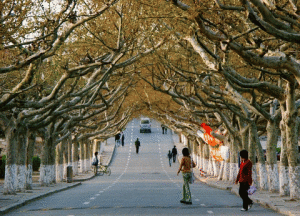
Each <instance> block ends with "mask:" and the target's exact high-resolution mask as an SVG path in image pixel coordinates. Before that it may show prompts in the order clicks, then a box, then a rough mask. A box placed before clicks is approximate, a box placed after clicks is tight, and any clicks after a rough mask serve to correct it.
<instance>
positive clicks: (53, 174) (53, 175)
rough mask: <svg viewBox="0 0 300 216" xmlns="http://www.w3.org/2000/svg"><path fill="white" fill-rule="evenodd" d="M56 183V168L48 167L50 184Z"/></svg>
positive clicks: (53, 166)
mask: <svg viewBox="0 0 300 216" xmlns="http://www.w3.org/2000/svg"><path fill="white" fill-rule="evenodd" d="M55 183H56V166H55V165H54V164H53V165H50V184H55Z"/></svg>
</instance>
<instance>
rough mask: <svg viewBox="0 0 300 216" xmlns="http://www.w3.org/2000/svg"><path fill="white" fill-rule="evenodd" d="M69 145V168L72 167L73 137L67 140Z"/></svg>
mask: <svg viewBox="0 0 300 216" xmlns="http://www.w3.org/2000/svg"><path fill="white" fill-rule="evenodd" d="M67 144H68V166H72V137H71V135H70V136H69V137H68V138H67Z"/></svg>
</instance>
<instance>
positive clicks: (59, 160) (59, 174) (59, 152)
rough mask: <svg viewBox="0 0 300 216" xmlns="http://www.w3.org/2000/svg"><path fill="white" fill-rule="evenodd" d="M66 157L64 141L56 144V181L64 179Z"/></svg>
mask: <svg viewBox="0 0 300 216" xmlns="http://www.w3.org/2000/svg"><path fill="white" fill-rule="evenodd" d="M63 163H64V158H63V148H62V142H60V143H59V144H57V145H56V182H62V181H63V180H64V165H63Z"/></svg>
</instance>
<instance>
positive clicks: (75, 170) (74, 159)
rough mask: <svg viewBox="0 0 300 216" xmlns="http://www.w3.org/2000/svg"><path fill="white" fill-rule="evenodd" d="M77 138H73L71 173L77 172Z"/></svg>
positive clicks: (75, 173)
mask: <svg viewBox="0 0 300 216" xmlns="http://www.w3.org/2000/svg"><path fill="white" fill-rule="evenodd" d="M78 145H79V143H78V140H77V139H76V138H75V139H74V142H73V145H72V156H73V160H72V161H73V165H72V166H73V175H74V176H75V175H77V174H78Z"/></svg>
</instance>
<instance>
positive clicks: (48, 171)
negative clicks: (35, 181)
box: [39, 164, 52, 186]
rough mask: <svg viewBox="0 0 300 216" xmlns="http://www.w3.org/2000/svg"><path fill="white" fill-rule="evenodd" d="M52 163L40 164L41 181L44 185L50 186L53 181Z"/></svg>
mask: <svg viewBox="0 0 300 216" xmlns="http://www.w3.org/2000/svg"><path fill="white" fill-rule="evenodd" d="M51 175H52V165H44V164H41V166H40V179H39V182H40V184H41V185H42V186H49V185H50V184H51V182H52V176H51Z"/></svg>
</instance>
